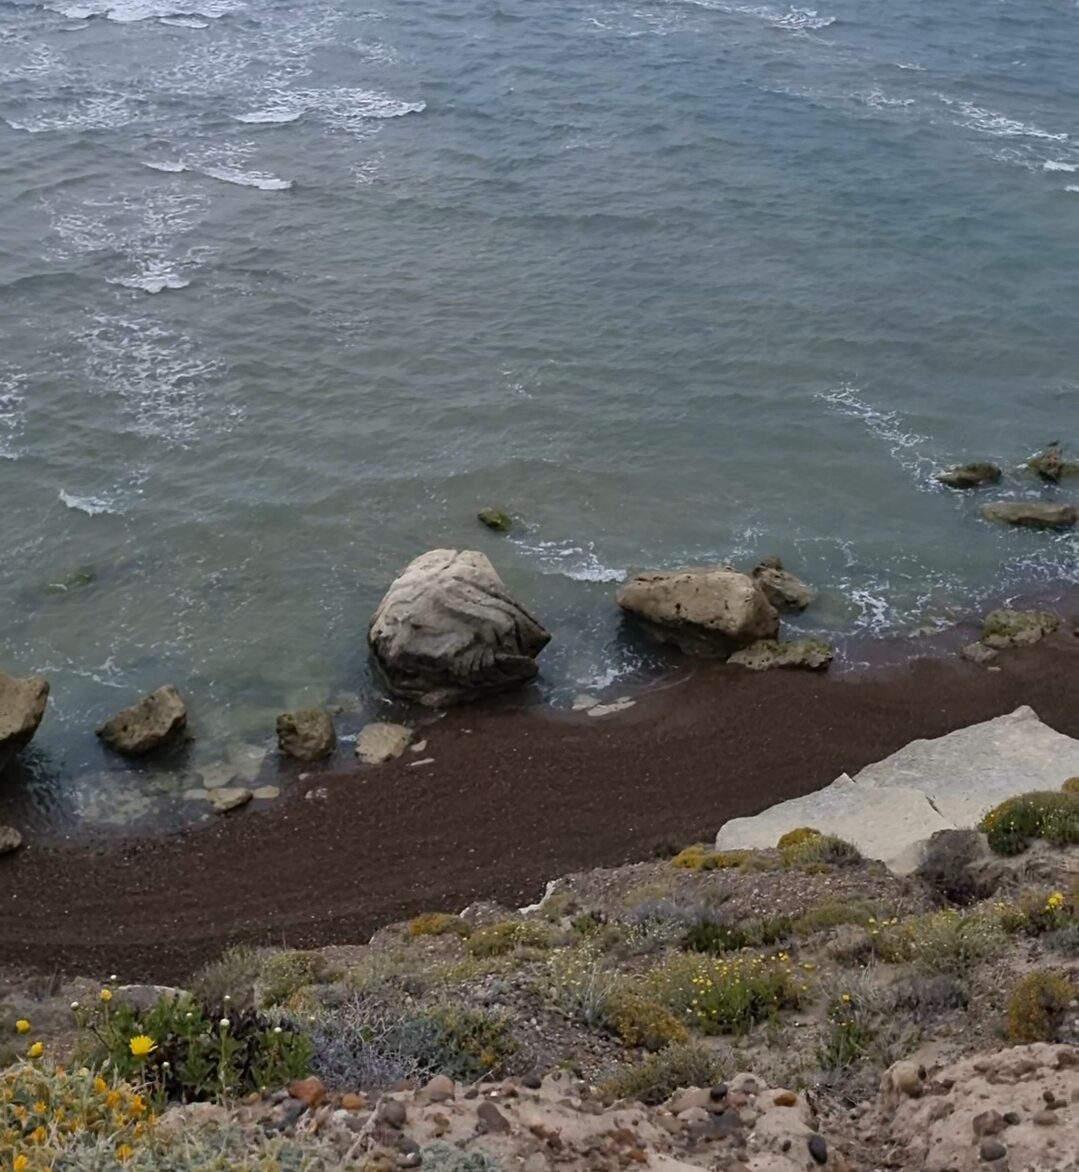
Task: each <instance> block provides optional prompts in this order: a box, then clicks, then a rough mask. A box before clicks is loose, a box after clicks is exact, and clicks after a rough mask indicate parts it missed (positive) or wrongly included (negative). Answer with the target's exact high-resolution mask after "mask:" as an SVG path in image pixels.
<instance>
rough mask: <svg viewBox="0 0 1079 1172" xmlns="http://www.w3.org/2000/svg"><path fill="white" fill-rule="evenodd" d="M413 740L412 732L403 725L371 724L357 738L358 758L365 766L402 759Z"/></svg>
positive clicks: (361, 730)
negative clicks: (396, 758)
mask: <svg viewBox="0 0 1079 1172" xmlns="http://www.w3.org/2000/svg"><path fill="white" fill-rule="evenodd" d="M411 739H412V730H411V729H408V728H405V726H404V725H403V724H387V723H383V722H379V723H376V724H369V725H366V726H365V727H364V728H362V729H360V735H359V736H358V737H357V738H356V756H357V757H358V758H359V759H360V760H361V761H362V762H363V763H364V764H365V765H382V764H384V763H385V762H386V761H392V760H393V759H394V758H395V757H400V756H401V754H402V753H403V752H404V751H405V749H406V748H407V747H408V742H409V741H410V740H411Z"/></svg>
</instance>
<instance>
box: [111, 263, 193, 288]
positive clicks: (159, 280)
mask: <svg viewBox="0 0 1079 1172" xmlns="http://www.w3.org/2000/svg"><path fill="white" fill-rule="evenodd" d="M109 284H110V285H122V286H123V287H124V288H125V289H141V290H142V291H143V292H144V293H164V292H165V290H166V289H186V288H187V287H188V285H190V284H191V282H190V281H189V280H188V279H187V278H186V277H182V276H180V274H179V273H177V272H174V271H173V270H172V269H167V268H165V269H163V268H154V267H153V266H151V267H150V268H149V270H148V271H147V272H144V273H139V274H137V275H135V276H132V277H109Z"/></svg>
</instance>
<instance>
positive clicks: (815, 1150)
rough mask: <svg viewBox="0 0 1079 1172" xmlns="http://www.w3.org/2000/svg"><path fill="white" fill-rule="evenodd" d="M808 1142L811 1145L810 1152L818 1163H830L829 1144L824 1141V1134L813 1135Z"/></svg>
mask: <svg viewBox="0 0 1079 1172" xmlns="http://www.w3.org/2000/svg"><path fill="white" fill-rule="evenodd" d="M806 1144H807V1146H808V1147H809V1154H810V1155H811V1156H812V1157H813V1160H814V1162H815V1163H817V1164H827V1163H828V1145H827V1144H826V1143H825V1142H824V1136H823V1135H811V1136H810V1137H809V1139H808V1140H806Z"/></svg>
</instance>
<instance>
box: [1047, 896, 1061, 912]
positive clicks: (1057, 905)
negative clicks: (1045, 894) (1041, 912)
mask: <svg viewBox="0 0 1079 1172" xmlns="http://www.w3.org/2000/svg"><path fill="white" fill-rule="evenodd" d="M1063 906H1064V892H1063V891H1054V892H1053V894H1052V895H1050V896H1049V898H1048V899H1047V900H1046V901H1045V909H1046V911H1050V912H1055V911H1059V910H1060V909H1061V908H1062V907H1063Z"/></svg>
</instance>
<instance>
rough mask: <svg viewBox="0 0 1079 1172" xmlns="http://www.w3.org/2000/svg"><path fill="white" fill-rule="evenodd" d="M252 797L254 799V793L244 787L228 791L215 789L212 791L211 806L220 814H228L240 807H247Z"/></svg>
mask: <svg viewBox="0 0 1079 1172" xmlns="http://www.w3.org/2000/svg"><path fill="white" fill-rule="evenodd" d="M252 797H254V795H253V794H252V792H251V791H250V790H249V789H244V788H243V787H242V786H236V787H233V788H228V789H215V790H211V791H210V805H212V806H213V808H214V809H215V810H216V811H217V812H218V813H219V814H226V813H228V811H229V810H235V809H237V808H238V807H239V806H246V805H247V803H248V802H249V801H251V799H252Z"/></svg>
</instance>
